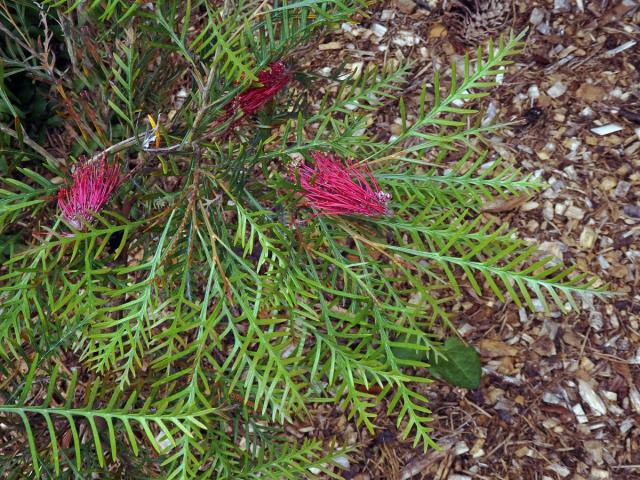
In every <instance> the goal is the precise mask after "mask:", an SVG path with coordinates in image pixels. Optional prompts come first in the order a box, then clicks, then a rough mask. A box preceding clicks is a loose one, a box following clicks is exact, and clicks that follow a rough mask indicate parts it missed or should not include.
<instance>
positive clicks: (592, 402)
mask: <svg viewBox="0 0 640 480" xmlns="http://www.w3.org/2000/svg"><path fill="white" fill-rule="evenodd" d="M578 391H579V392H580V396H581V397H582V400H583V401H584V402H585V403H586V404H587V405H589V408H590V409H591V411H592V412H593V414H594V415H596V416H598V417H600V416H602V415H606V414H607V406H606V405H605V404H604V402H603V401H602V399H601V398H600V397H599V396H598V394H597V393H596V392H595V390H594V389H593V387H592V386H591V384H590V383H589V382H586V381H584V380H582V379H581V378H579V379H578Z"/></svg>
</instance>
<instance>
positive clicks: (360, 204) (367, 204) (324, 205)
mask: <svg viewBox="0 0 640 480" xmlns="http://www.w3.org/2000/svg"><path fill="white" fill-rule="evenodd" d="M311 157H312V158H313V160H314V162H315V167H313V168H312V167H310V166H308V165H306V164H302V165H300V166H298V167H297V171H298V175H299V177H300V186H301V187H302V191H303V194H304V196H305V198H306V200H307V203H308V205H309V206H311V207H313V208H314V209H316V210H318V211H319V213H320V214H323V215H365V216H367V217H378V216H382V215H390V211H389V208H388V207H387V203H388V202H389V200H391V195H390V194H388V193H385V192H383V191H382V190H380V186H379V185H378V182H376V179H375V178H374V177H373V175H372V173H371V171H370V170H369V168H368V167H365V168H363V169H358V168H357V167H355V166H354V165H352V164H351V163H347V164H346V165H345V164H344V163H343V162H342V160H341V159H340V158H339V157H338V156H336V155H332V154H328V153H322V152H311ZM291 176H292V177H294V176H295V174H294V172H292V173H291Z"/></svg>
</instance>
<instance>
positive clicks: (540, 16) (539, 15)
mask: <svg viewBox="0 0 640 480" xmlns="http://www.w3.org/2000/svg"><path fill="white" fill-rule="evenodd" d="M545 16H546V12H545V11H544V9H542V8H539V7H536V8H534V9H533V10H531V15H530V16H529V23H530V24H531V25H533V26H534V27H537V26H538V25H540V24H541V23H542V22H543V21H544V17H545Z"/></svg>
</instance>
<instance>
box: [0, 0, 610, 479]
mask: <svg viewBox="0 0 640 480" xmlns="http://www.w3.org/2000/svg"><path fill="white" fill-rule="evenodd" d="M364 4H365V2H360V1H354V0H351V1H342V0H327V1H322V2H317V1H313V2H311V1H275V2H271V4H270V3H269V2H258V1H254V0H243V1H240V2H228V1H220V2H205V1H198V0H190V1H180V2H178V1H168V0H167V1H160V2H153V7H151V6H150V5H151V4H150V3H144V2H122V1H120V0H105V1H92V2H80V1H71V0H51V1H48V2H44V5H43V6H40V5H39V4H37V3H34V2H0V6H1V7H2V8H0V12H1V15H2V17H1V18H0V22H2V23H1V25H2V26H3V29H4V30H7V29H9V30H10V29H11V28H14V26H15V28H17V29H18V30H19V32H20V33H19V34H15V35H9V36H8V37H7V39H6V40H5V46H4V47H3V49H2V50H1V51H0V56H1V57H2V58H0V65H4V67H3V68H4V70H0V92H3V93H2V94H1V95H0V104H1V105H2V107H1V111H2V112H3V113H2V114H3V115H4V117H2V118H3V120H4V123H2V124H1V125H0V127H1V132H2V133H1V135H2V137H0V145H2V147H3V149H4V150H3V154H4V155H5V156H6V158H7V161H6V162H5V164H4V167H3V170H2V171H3V172H6V175H3V177H2V180H1V183H2V185H0V241H1V243H0V260H1V264H0V301H1V305H0V358H1V359H2V362H0V398H2V404H1V405H0V419H1V420H2V422H1V423H3V424H7V425H8V428H9V434H8V436H7V438H11V441H6V442H4V446H2V447H0V456H2V457H3V458H10V461H9V464H10V465H11V469H12V470H14V471H18V472H20V474H21V475H22V477H20V478H36V477H38V476H40V477H41V478H48V477H51V478H54V477H55V478H57V477H61V478H67V477H68V478H84V476H86V475H89V474H93V473H95V474H96V475H98V476H100V478H111V476H113V478H156V477H161V478H169V479H191V478H198V479H202V478H229V479H232V478H233V479H241V478H247V479H252V478H292V479H293V478H296V479H297V478H314V477H317V476H319V475H329V476H333V477H334V478H340V477H339V465H340V462H338V461H336V459H337V458H338V457H344V456H345V455H348V454H349V451H348V450H340V449H339V448H337V447H335V446H333V445H331V444H328V443H323V442H320V441H316V440H308V441H305V442H302V443H300V444H299V445H292V444H291V443H290V442H291V440H290V439H287V438H286V437H284V436H283V435H282V434H281V433H280V432H281V430H280V429H281V427H282V425H283V424H285V423H286V422H288V421H292V420H294V419H307V418H308V413H309V412H310V411H312V410H313V409H314V408H317V404H318V403H327V402H330V403H333V404H336V405H339V406H340V407H341V408H343V409H344V410H345V411H346V412H348V415H349V417H350V418H352V419H354V421H355V422H357V423H358V424H362V425H364V426H365V427H366V428H367V429H369V430H370V431H372V432H373V431H374V430H375V425H376V421H375V420H376V415H377V412H378V411H379V406H380V405H383V406H384V408H385V409H386V412H387V414H388V415H391V416H393V417H394V418H395V419H396V422H397V427H398V429H399V431H400V432H401V434H402V436H403V438H407V439H411V440H413V443H414V445H416V446H418V445H419V446H420V447H421V448H428V447H429V446H433V445H434V442H433V440H432V439H431V437H430V433H431V427H430V426H429V421H430V418H429V416H430V411H429V409H428V406H427V399H426V397H425V396H424V395H422V394H421V393H419V389H418V388H416V387H417V386H418V385H419V384H421V383H425V382H428V381H429V380H428V378H427V375H426V373H427V372H428V368H429V362H427V361H426V359H427V358H428V359H429V360H430V361H431V363H433V365H432V366H431V369H432V371H433V372H434V373H437V372H440V373H438V374H439V375H441V376H442V377H444V378H446V379H448V380H449V381H452V382H454V383H456V382H458V384H462V383H463V382H460V381H459V379H460V377H462V378H463V379H464V384H465V385H464V386H467V387H469V386H470V385H471V384H472V383H473V382H472V381H471V380H472V378H470V377H469V370H468V369H467V368H466V367H464V368H462V367H460V361H458V360H459V359H460V358H462V359H463V360H462V363H463V364H465V365H466V364H467V363H469V362H471V360H467V359H466V356H467V355H469V351H468V350H467V348H468V347H460V346H456V345H452V344H451V342H446V343H445V345H444V347H441V346H439V343H438V342H437V341H436V339H437V338H440V337H442V333H443V331H445V329H446V328H449V327H451V325H450V321H449V318H448V312H449V310H450V307H451V306H452V304H453V303H454V301H455V297H459V296H461V295H465V294H468V293H469V292H472V295H474V296H477V297H481V296H491V297H495V298H496V299H497V300H498V301H500V302H514V303H515V304H516V305H518V306H526V307H530V308H532V307H536V308H537V307H538V303H539V304H541V305H542V306H545V307H547V308H549V306H552V307H557V308H560V309H562V310H566V309H567V308H572V307H573V308H577V306H578V302H577V299H578V298H579V297H580V296H581V295H583V294H585V293H589V294H592V293H599V292H600V290H599V289H597V288H595V280H594V279H591V278H589V277H587V276H586V275H584V274H578V273H576V272H574V270H573V268H571V267H569V268H567V267H564V266H562V265H561V264H558V263H555V262H553V261H552V260H551V259H549V258H543V257H540V256H539V255H538V254H537V252H536V249H535V247H534V246H531V245H529V244H528V243H526V242H524V241H523V240H520V239H518V237H517V232H515V231H511V230H509V228H508V226H505V225H497V224H496V223H495V222H492V221H489V220H488V219H486V218H484V216H483V215H482V206H483V204H485V203H486V202H488V201H491V200H493V199H497V198H507V197H509V196H511V195H514V194H518V195H520V194H524V193H533V192H535V191H536V190H538V189H539V188H540V184H539V182H538V181H537V179H535V178H533V177H532V176H530V175H528V174H526V173H522V172H520V171H519V170H518V169H517V168H515V167H514V166H512V165H509V164H508V163H507V162H506V161H504V160H502V159H501V158H499V157H496V156H495V154H494V153H493V152H490V151H486V150H485V147H484V142H483V135H485V134H486V133H487V132H491V131H493V130H495V129H497V128H499V127H500V125H489V126H478V125H475V124H473V123H471V119H472V115H473V114H474V113H476V111H477V109H478V104H477V100H478V99H481V98H482V97H484V96H486V95H488V94H489V92H490V91H491V88H492V87H494V86H495V78H496V76H497V75H502V74H504V73H506V70H505V68H506V67H507V66H508V65H509V64H510V60H509V59H511V58H512V57H513V56H514V55H517V54H518V52H519V51H520V49H521V48H522V39H523V35H517V36H514V35H510V36H508V37H505V38H504V39H500V40H499V41H498V42H497V44H495V45H494V44H490V45H489V46H488V48H487V49H486V50H482V49H479V50H478V52H477V54H476V57H475V58H473V59H472V57H470V56H467V57H465V61H464V68H463V69H462V71H461V72H458V71H456V69H455V67H452V70H451V71H450V73H449V74H448V75H447V74H445V75H442V76H440V77H438V76H436V78H435V80H434V82H433V85H431V86H427V85H424V87H423V89H422V95H421V97H420V102H419V106H418V112H417V114H416V115H415V116H414V117H411V116H410V114H409V112H407V109H406V108H405V103H404V100H402V99H400V100H396V99H397V96H398V93H399V92H401V91H402V88H403V86H405V85H406V78H407V77H408V76H409V75H410V72H411V65H404V66H400V67H394V68H392V67H391V66H390V65H387V66H383V67H379V68H376V67H374V66H365V67H364V68H363V70H362V72H361V73H360V74H351V75H347V74H345V73H344V72H342V71H341V70H340V69H337V70H336V71H334V72H333V74H332V75H331V76H330V77H327V78H325V77H319V76H317V75H315V74H314V73H313V72H305V71H299V69H297V68H296V61H298V60H299V56H300V55H301V54H302V52H301V46H303V45H304V44H309V43H312V41H313V39H314V38H317V37H318V35H319V33H320V32H321V31H322V30H323V29H325V30H326V29H328V28H331V27H332V26H334V25H336V24H339V23H340V22H343V21H348V19H349V18H350V17H351V16H352V15H353V14H354V13H355V12H356V11H357V9H358V8H360V7H362V6H363V5H364ZM33 18H37V19H38V21H39V22H40V23H39V25H41V28H40V29H34V28H33ZM53 25H58V26H59V29H60V31H59V32H58V31H57V33H56V35H53V36H52V35H49V37H46V38H50V40H49V41H39V39H42V38H41V37H39V36H41V35H45V36H46V35H47V34H46V33H42V32H43V31H44V32H51V31H53V30H52V28H53ZM47 28H48V30H47ZM56 28H58V27H56ZM55 52H64V53H55ZM276 60H283V61H284V62H285V63H287V65H288V66H289V68H290V69H292V70H293V71H294V73H295V75H294V76H295V81H293V82H291V83H290V84H289V87H288V90H284V91H282V92H280V93H279V94H278V96H277V97H276V98H275V99H274V100H273V101H271V102H270V103H269V104H267V105H266V106H265V107H264V108H263V109H262V110H261V111H260V112H258V114H257V115H255V116H254V117H249V118H241V117H242V114H241V113H240V112H236V114H235V116H234V117H233V118H229V119H226V120H225V121H223V122H221V121H219V119H220V118H221V115H222V114H223V112H225V109H226V108H227V106H228V105H229V104H230V102H233V98H234V96H235V95H236V94H238V93H239V92H241V91H242V90H243V89H245V88H248V87H250V86H252V85H255V81H256V79H257V76H258V73H259V72H260V71H262V70H264V69H265V68H266V67H267V66H268V65H269V64H270V63H271V62H273V61H276ZM16 72H23V73H24V74H25V75H28V76H29V78H30V79H33V80H36V79H37V81H38V82H39V85H43V86H47V88H48V92H49V95H50V98H49V101H50V102H51V103H52V105H54V107H55V108H54V111H56V112H58V113H59V116H60V118H61V119H64V122H65V128H64V130H59V131H52V132H50V133H51V134H53V135H57V137H58V138H61V139H62V145H58V147H59V148H56V149H54V148H53V145H52V144H51V143H47V142H45V141H44V140H42V139H40V138H31V137H30V136H29V135H30V132H31V131H30V130H29V128H25V127H24V126H23V123H24V122H25V118H26V117H24V115H23V112H22V110H20V107H19V105H18V103H16V101H15V99H14V97H13V96H12V95H11V94H10V93H9V90H7V89H6V88H5V86H6V85H8V84H9V83H10V82H9V79H10V77H11V76H12V75H15V74H16ZM334 87H335V88H334ZM321 88H323V89H324V92H326V93H325V94H324V95H322V96H319V93H318V92H320V89H321ZM427 92H431V93H432V94H433V95H434V100H433V101H427ZM178 93H180V94H179V95H178ZM318 97H319V98H318ZM178 100H179V101H178ZM396 101H397V102H398V110H399V111H400V116H401V121H402V131H401V132H400V134H399V135H397V136H396V137H395V138H391V139H387V138H383V137H380V138H372V137H371V136H370V135H369V134H368V127H369V126H370V125H371V122H372V121H373V118H374V115H375V113H376V112H377V111H378V110H379V109H380V108H381V107H383V106H387V105H389V104H390V103H391V102H396ZM318 102H319V103H318ZM232 105H233V104H232ZM7 115H8V117H7ZM147 115H150V116H151V117H152V118H153V119H156V118H160V119H161V121H160V125H159V127H158V129H157V131H155V130H154V131H155V137H156V138H158V140H159V141H160V142H161V143H160V148H155V144H154V142H152V141H151V138H152V137H153V135H151V130H152V129H154V127H153V125H147V120H146V118H147ZM236 120H237V121H238V124H239V126H238V127H237V128H235V129H232V130H231V131H227V129H228V127H229V125H230V123H231V122H232V121H236ZM21 122H22V123H21ZM469 125H471V126H469ZM38 142H40V143H38ZM314 150H321V151H330V152H335V153H338V154H341V155H343V156H345V157H350V158H353V159H355V160H356V161H359V162H362V163H364V162H366V163H367V164H368V165H370V166H371V168H372V170H373V171H374V174H375V176H376V178H377V180H378V182H379V183H380V185H381V188H382V189H383V190H384V191H386V192H389V193H391V194H392V195H393V200H392V202H391V205H390V206H391V207H392V209H393V214H392V215H391V216H388V217H381V218H369V217H366V218H360V217H346V216H344V217H327V216H321V215H319V216H313V215H311V214H310V213H309V211H308V209H307V208H306V207H303V206H301V205H300V202H299V201H298V194H297V192H296V191H295V186H294V184H293V183H292V182H291V181H290V178H289V176H288V164H289V163H290V162H291V161H292V160H294V159H297V158H299V156H300V155H302V156H305V157H307V158H308V156H309V152H311V151H314ZM54 151H55V152H56V153H55V154H54ZM103 151H106V153H107V154H109V155H110V156H112V157H116V158H117V159H118V160H120V161H121V162H122V163H123V164H124V165H126V168H128V169H129V173H130V176H129V177H128V178H127V181H126V182H125V183H124V185H123V186H122V187H121V188H120V189H119V190H118V193H117V194H116V196H115V197H114V198H113V199H112V200H111V202H110V203H109V204H108V207H107V208H106V209H105V210H103V211H102V212H96V219H95V222H93V223H92V225H91V227H90V228H86V229H83V230H80V231H75V230H73V231H70V229H69V227H68V226H67V225H66V223H65V222H63V221H61V220H60V216H59V213H58V212H57V211H56V208H55V205H54V202H53V201H52V200H53V199H54V198H55V192H56V190H57V188H58V187H59V184H60V183H61V181H60V178H68V177H69V174H70V172H71V171H72V165H73V164H74V162H76V161H77V157H78V156H79V155H86V156H88V157H95V156H97V155H98V154H100V153H101V152H103ZM60 157H64V158H60ZM0 166H2V164H0ZM56 177H57V178H56ZM407 350H409V351H415V352H419V353H420V355H416V356H411V355H404V354H403V353H402V352H403V351H407ZM474 358H475V357H474ZM451 362H453V364H454V365H457V366H458V368H457V369H455V371H453V370H452V369H451V368H449V367H451V365H452V364H451ZM474 362H475V360H474ZM471 363H472V364H473V369H474V370H475V372H476V373H477V363H473V362H471ZM447 365H449V367H447ZM443 372H445V373H443ZM452 372H453V373H452ZM473 375H474V378H475V373H474V374H473ZM448 376H449V377H451V378H447V377H448ZM456 379H457V380H456ZM16 432H19V433H18V434H16ZM0 437H2V439H3V441H4V439H5V431H4V430H0ZM2 444H3V442H0V445H2ZM116 459H117V461H116ZM342 463H343V462H342ZM109 472H111V473H109ZM114 472H116V473H114ZM318 472H320V473H318Z"/></svg>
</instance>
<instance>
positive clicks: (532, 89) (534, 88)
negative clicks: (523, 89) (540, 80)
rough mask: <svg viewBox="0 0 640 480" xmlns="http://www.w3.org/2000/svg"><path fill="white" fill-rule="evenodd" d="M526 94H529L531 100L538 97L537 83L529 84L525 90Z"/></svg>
mask: <svg viewBox="0 0 640 480" xmlns="http://www.w3.org/2000/svg"><path fill="white" fill-rule="evenodd" d="M527 95H529V98H530V99H531V101H532V102H533V101H535V100H537V99H538V98H540V89H539V88H538V86H537V85H531V86H530V87H529V89H528V90H527Z"/></svg>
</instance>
